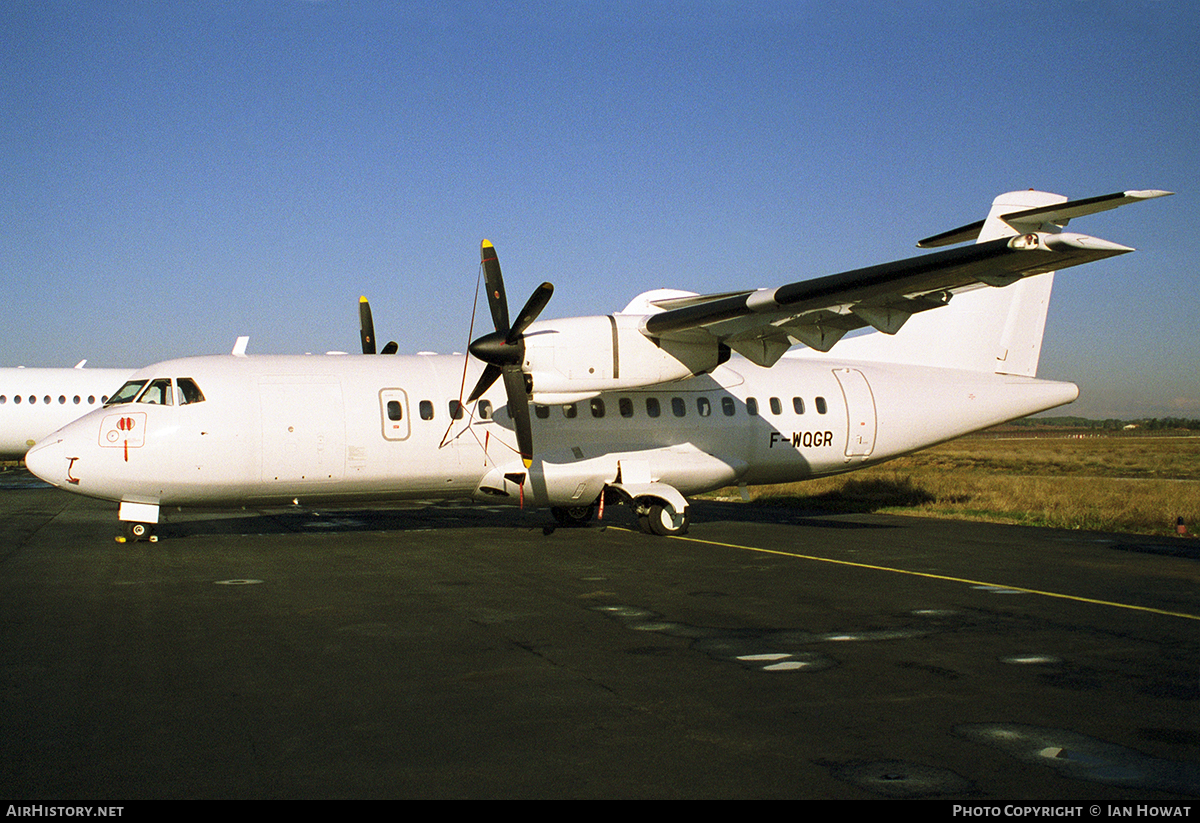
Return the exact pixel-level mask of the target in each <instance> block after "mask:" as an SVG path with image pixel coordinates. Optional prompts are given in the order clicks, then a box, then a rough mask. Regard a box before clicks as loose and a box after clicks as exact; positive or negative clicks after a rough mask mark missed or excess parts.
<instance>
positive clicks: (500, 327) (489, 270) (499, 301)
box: [479, 240, 509, 335]
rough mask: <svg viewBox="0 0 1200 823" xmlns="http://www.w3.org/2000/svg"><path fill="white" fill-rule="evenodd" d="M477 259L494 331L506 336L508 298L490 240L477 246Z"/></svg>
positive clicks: (494, 249)
mask: <svg viewBox="0 0 1200 823" xmlns="http://www.w3.org/2000/svg"><path fill="white" fill-rule="evenodd" d="M479 259H480V260H481V261H483V282H484V284H485V285H486V286H487V298H488V307H489V308H490V309H491V310H492V323H494V324H495V326H496V331H502V332H504V333H505V334H506V335H507V334H508V329H509V325H508V297H506V296H505V294H504V278H503V277H502V276H501V274H500V260H499V259H498V258H497V257H496V248H495V247H494V246H493V245H492V241H491V240H484V241H483V242H482V243H480V244H479Z"/></svg>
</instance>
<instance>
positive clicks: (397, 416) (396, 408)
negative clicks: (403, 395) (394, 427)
mask: <svg viewBox="0 0 1200 823" xmlns="http://www.w3.org/2000/svg"><path fill="white" fill-rule="evenodd" d="M387 416H388V420H392V421H396V420H403V419H404V408H403V407H402V406H401V405H400V401H399V400H389V401H388V402H387Z"/></svg>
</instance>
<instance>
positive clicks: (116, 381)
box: [0, 360, 133, 460]
mask: <svg viewBox="0 0 1200 823" xmlns="http://www.w3.org/2000/svg"><path fill="white" fill-rule="evenodd" d="M86 362H87V361H86V360H81V361H79V363H77V364H76V365H75V367H74V368H71V369H45V368H29V369H26V368H21V367H17V368H4V369H0V460H20V459H21V458H22V457H24V456H25V452H27V451H29V447H30V446H32V445H33V444H34V443H36V442H37V441H38V440H40V439H41V438H43V437H45V436H46V435H48V434H50V433H51V432H53V431H56V430H57V429H59V428H61V427H63V426H65V425H66V424H68V423H70V422H71V421H72V420H75V419H77V418H79V417H81V416H83V415H84V414H86V413H87V412H89V411H91V410H93V409H97V408H99V407H100V406H102V405H104V404H105V403H106V402H108V396H109V395H110V394H112V393H113V392H114V391H116V390H117V389H118V388H120V386H121V384H123V383H124V382H125V381H126V379H128V377H129V375H131V374H132V373H133V369H85V368H84V367H83V366H84V363H86Z"/></svg>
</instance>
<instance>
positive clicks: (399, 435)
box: [379, 389, 412, 440]
mask: <svg viewBox="0 0 1200 823" xmlns="http://www.w3.org/2000/svg"><path fill="white" fill-rule="evenodd" d="M379 414H380V418H381V420H382V425H383V439H384V440H407V439H408V435H409V432H410V426H411V425H412V424H411V423H409V419H410V417H409V408H408V392H406V391H404V389H380V390H379Z"/></svg>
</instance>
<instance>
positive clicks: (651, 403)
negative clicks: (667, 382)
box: [646, 397, 662, 417]
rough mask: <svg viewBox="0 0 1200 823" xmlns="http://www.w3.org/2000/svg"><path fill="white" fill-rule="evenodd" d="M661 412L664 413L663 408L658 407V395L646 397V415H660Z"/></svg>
mask: <svg viewBox="0 0 1200 823" xmlns="http://www.w3.org/2000/svg"><path fill="white" fill-rule="evenodd" d="M660 414H662V409H660V408H659V407H658V398H657V397H647V398H646V415H647V416H648V417H658V416H659V415H660Z"/></svg>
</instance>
